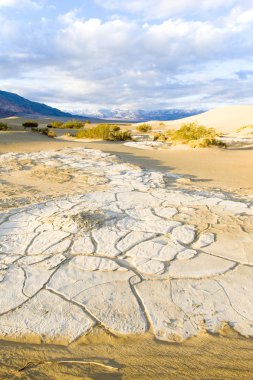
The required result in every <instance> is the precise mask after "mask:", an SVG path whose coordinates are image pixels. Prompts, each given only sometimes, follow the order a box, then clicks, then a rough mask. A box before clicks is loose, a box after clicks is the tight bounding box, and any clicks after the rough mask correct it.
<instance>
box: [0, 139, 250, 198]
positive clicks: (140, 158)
mask: <svg viewBox="0 0 253 380" xmlns="http://www.w3.org/2000/svg"><path fill="white" fill-rule="evenodd" d="M78 146H83V147H85V148H92V149H99V150H102V151H105V152H109V153H113V154H117V155H118V156H119V157H120V158H122V159H123V160H125V161H127V162H130V163H133V164H137V165H139V166H141V167H144V168H147V169H151V170H158V171H162V172H171V173H176V174H180V175H185V176H188V177H189V176H190V177H191V178H192V181H191V182H190V183H189V184H188V186H191V187H192V186H194V187H201V188H207V189H213V188H219V189H222V190H225V191H229V192H233V193H237V194H241V195H245V194H246V195H250V194H252V189H253V147H234V148H229V149H220V148H208V149H187V150H173V149H168V150H145V151H144V150H141V149H137V148H133V147H128V146H125V145H123V144H122V143H110V142H105V141H101V142H85V141H73V142H72V141H62V140H59V139H50V138H48V137H46V136H41V135H39V134H36V133H32V132H1V133H0V153H6V152H33V151H38V150H55V149H61V148H66V147H78ZM172 185H175V186H176V185H178V184H176V183H175V182H174V183H172ZM184 186H185V185H184Z"/></svg>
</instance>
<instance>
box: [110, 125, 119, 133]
mask: <svg viewBox="0 0 253 380" xmlns="http://www.w3.org/2000/svg"><path fill="white" fill-rule="evenodd" d="M111 131H112V132H118V131H120V127H119V126H118V125H111Z"/></svg>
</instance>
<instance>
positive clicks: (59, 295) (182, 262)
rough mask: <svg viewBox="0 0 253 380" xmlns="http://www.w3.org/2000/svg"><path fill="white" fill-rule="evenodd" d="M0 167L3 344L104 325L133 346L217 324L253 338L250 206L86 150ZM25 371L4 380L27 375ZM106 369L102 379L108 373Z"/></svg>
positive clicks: (65, 337)
mask: <svg viewBox="0 0 253 380" xmlns="http://www.w3.org/2000/svg"><path fill="white" fill-rule="evenodd" d="M0 161H1V176H2V179H3V180H2V186H3V190H4V196H3V199H2V201H1V209H2V213H1V216H0V276H1V277H0V305H1V307H0V335H1V336H2V338H4V339H7V340H11V339H13V340H15V341H17V340H19V341H21V342H22V341H25V340H27V339H28V337H29V339H30V341H31V342H34V341H37V342H42V343H54V344H65V345H67V347H72V346H73V345H75V342H79V340H80V339H84V338H83V337H85V336H86V335H87V336H88V337H89V336H91V335H92V334H93V335H94V331H96V329H97V328H98V327H102V328H103V329H104V331H106V332H107V333H106V334H107V335H108V336H109V337H110V339H114V340H115V342H116V341H117V339H119V342H121V341H122V340H123V341H124V339H128V338H126V337H128V336H132V341H131V342H135V345H136V347H138V344H140V342H141V340H142V339H145V336H146V335H147V334H148V336H149V339H147V340H146V341H145V342H147V341H149V344H147V345H146V346H149V345H150V346H152V344H154V340H153V338H154V337H155V338H156V339H158V341H159V342H163V341H165V342H173V345H174V346H173V347H177V348H178V347H179V346H178V344H179V343H175V342H182V341H185V340H186V339H187V338H191V339H190V340H189V341H186V342H184V343H183V345H182V346H180V347H187V346H185V345H187V344H189V343H187V342H192V339H196V342H198V341H197V339H200V338H193V337H194V336H199V337H200V336H203V334H207V333H218V332H220V331H224V329H226V326H231V327H232V328H233V330H234V331H236V332H237V333H239V334H240V335H243V336H246V337H252V336H253V282H252V276H253V206H252V204H251V202H250V199H244V200H243V201H237V200H233V199H230V198H228V196H227V195H225V194H223V193H221V192H220V193H217V192H206V191H205V192H204V191H191V190H190V189H172V188H171V187H170V174H162V173H158V172H152V171H148V170H143V169H140V168H139V167H136V166H133V165H130V164H126V163H122V162H120V161H119V160H117V158H116V157H115V156H112V155H110V154H106V153H102V152H100V151H95V150H88V149H84V148H74V149H72V148H71V149H63V150H59V151H50V152H37V153H7V154H3V155H1V156H0ZM36 184H37V185H36ZM111 334H112V335H111ZM98 335H99V334H98ZM115 336H116V337H118V338H116V337H115ZM136 336H139V338H138V339H139V340H138V342H137V341H136ZM204 336H205V337H206V336H207V337H208V339H214V337H209V336H208V335H204ZM150 337H152V339H151V338H150ZM86 339H88V338H86ZM101 339H102V338H101ZM129 339H130V338H129ZM205 339H207V338H205ZM217 339H218V338H217ZM219 339H221V338H219ZM224 339H225V338H224ZM226 339H228V338H226ZM105 341H106V340H105ZM129 341H130V340H129ZM143 342H144V341H143ZM151 342H153V343H151ZM199 342H200V341H199ZM220 342H221V341H220ZM223 342H224V341H223ZM235 342H236V344H241V343H242V342H247V343H245V344H247V345H249V347H250V348H249V350H248V351H245V352H247V354H248V353H249V352H250V354H251V355H252V350H251V348H252V345H251V344H252V343H251V340H250V339H249V340H244V339H243V340H241V338H236V339H235ZM8 344H9V346H8ZM101 344H102V343H101ZM143 344H144V343H143ZM156 344H157V347H163V344H164V343H156ZM210 344H211V343H210ZM213 344H214V345H213V347H215V344H216V343H214V342H213ZM217 344H218V343H217ZM219 344H220V343H219ZM219 344H218V346H219ZM6 345H7V347H9V348H8V351H9V352H10V353H11V352H13V350H14V351H15V350H16V348H17V346H16V343H15V345H13V346H12V345H11V343H3V347H5V346H6ZM104 345H106V347H107V349H109V347H111V349H112V347H114V346H113V344H111V343H110V342H109V343H108V342H107V341H106V343H105V342H104V343H103V344H102V346H103V347H104ZM144 346H145V344H144ZM165 346H166V347H171V346H170V345H169V344H166V345H165ZM197 346H198V344H197V345H196V346H195V348H196V347H197ZM15 347H16V348H15ZM39 347H41V350H43V349H44V346H43V345H42V346H39ZM48 347H51V348H50V349H48V353H50V350H53V351H51V353H52V352H54V348H53V346H48ZM81 347H83V346H82V345H81V346H79V349H80V350H81V349H82V348H81ZM115 347H116V345H115ZM133 347H134V345H133V346H132V348H131V349H133ZM152 347H153V346H152ZM237 347H238V346H237ZM86 348H87V347H86ZM100 348H101V345H100ZM20 349H21V352H22V350H24V352H25V350H26V348H25V347H24V346H22V347H20ZM27 349H28V348H27ZM32 350H33V349H31V351H29V349H28V351H29V352H30V355H31V352H32ZM38 350H40V349H39V348H38ZM62 350H64V348H62ZM167 350H168V355H169V352H172V350H170V349H169V348H167ZM35 351H36V350H35ZM123 351H124V350H123ZM123 351H121V352H122V354H123V355H126V353H123ZM80 352H81V351H80ZM152 352H153V355H154V353H155V349H154V350H153V351H152ZM157 352H159V350H158V351H157ZM162 352H163V354H161V355H165V351H162ZM242 352H243V351H241V355H242ZM50 355H51V354H50ZM50 355H49V356H50ZM94 355H95V356H96V357H98V356H99V353H98V351H96V350H95V354H94ZM94 355H92V356H93V358H94ZM115 355H116V354H115ZM35 356H36V355H35ZM102 356H103V355H102ZM27 357H29V354H28V353H27ZM38 357H39V356H37V359H36V360H39V359H38ZM72 357H73V356H72ZM106 357H108V356H106ZM43 360H44V359H43ZM43 360H42V362H43ZM82 360H83V359H82ZM44 361H45V360H44ZM117 362H119V363H120V360H119V361H117ZM133 363H134V362H133ZM65 364H66V365H67V364H68V366H69V365H71V363H65ZM100 364H101V366H102V367H103V365H105V366H108V368H109V367H113V365H111V364H108V363H107V362H106V363H105V362H103V361H102V362H101V363H100ZM45 365H46V367H48V366H49V367H50V366H51V367H52V363H51V362H50V363H45ZM57 365H59V363H58V364H57ZM62 365H64V363H62ZM89 365H91V366H92V364H89ZM94 365H95V367H96V366H97V364H93V366H94ZM122 365H123V364H122ZM133 365H134V364H133ZM75 366H81V367H80V368H83V366H84V364H83V363H79V364H76V365H75ZM28 367H29V366H28ZM28 367H27V368H28ZM102 367H101V368H102ZM116 367H117V365H116ZM27 368H26V369H25V370H24V371H21V372H19V375H20V377H13V378H24V379H25V378H29V375H27V376H28V377H25V376H26V375H24V374H25V371H27ZM29 368H30V367H29ZM31 368H32V366H31ZM31 368H30V369H29V371H30V370H31ZM36 368H37V367H36ZM108 368H107V369H106V368H105V369H104V370H103V371H102V372H103V373H102V374H101V373H100V375H99V376H104V375H105V371H107V370H109V371H112V373H114V368H109V369H108ZM117 368H118V367H117ZM164 368H165V367H164ZM242 369H243V366H242ZM82 370H83V369H82ZM247 370H248V369H245V371H246V372H247ZM36 371H37V369H36ZM36 371H35V372H34V373H36ZM117 371H119V373H118V374H116V375H117V376H121V374H122V373H123V372H124V370H122V369H120V368H118V369H117ZM122 371H123V372H122ZM171 371H172V372H173V369H171ZM246 372H245V376H246V375H248V376H250V375H249V373H246ZM231 373H232V372H231ZM0 374H1V372H0ZM103 374H104V375H103ZM116 375H115V376H116ZM15 376H17V375H15ZM22 376H23V377H22ZM38 376H39V374H37V377H36V379H37V378H38V379H39V378H43V377H38ZM41 376H43V374H42V375H41ZM50 376H51V377H48V378H52V379H54V378H57V377H53V376H56V375H53V374H52V375H50ZM67 376H68V377H66V378H68V379H69V378H71V377H69V376H70V375H67ZM87 376H88V375H87ZM106 376H107V375H106ZM110 376H111V377H109V378H113V377H112V375H110ZM113 376H114V375H113ZM182 376H183V375H182ZM201 376H202V375H201ZM231 376H234V375H233V374H232V375H231ZM242 376H244V374H243V373H242ZM6 378H8V377H6ZM31 378H32V377H31ZM44 378H45V377H44ZM61 378H64V377H61ZM87 378H89V377H87ZM90 378H96V377H90ZM97 378H99V377H97ZM101 378H103V377H101ZM107 378H108V377H107ZM115 378H117V377H115ZM118 378H121V377H118ZM129 378H130V377H129ZM146 378H147V377H146ZM150 378H151V377H150ZM160 378H162V377H160ZM166 378H169V377H168V374H167V377H166ZM181 378H184V377H181ZM188 378H190V377H188ZM193 378H194V377H193ZM200 378H201V377H200ZM203 378H204V377H203ZM226 378H234V377H226ZM241 378H243V377H241ZM246 378H247V379H248V378H250V377H245V379H246Z"/></svg>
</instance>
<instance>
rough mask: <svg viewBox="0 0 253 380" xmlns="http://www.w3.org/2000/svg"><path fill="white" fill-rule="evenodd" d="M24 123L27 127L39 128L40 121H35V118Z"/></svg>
mask: <svg viewBox="0 0 253 380" xmlns="http://www.w3.org/2000/svg"><path fill="white" fill-rule="evenodd" d="M22 125H23V127H25V128H37V127H38V125H39V123H38V122H37V121H34V120H27V121H25V122H24V123H23V124H22Z"/></svg>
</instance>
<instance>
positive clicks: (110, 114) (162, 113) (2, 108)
mask: <svg viewBox="0 0 253 380" xmlns="http://www.w3.org/2000/svg"><path fill="white" fill-rule="evenodd" d="M201 112H203V111H202V110H182V109H161V110H152V111H150V110H141V109H139V110H138V109H137V110H130V109H120V108H113V109H106V108H103V109H99V110H98V111H96V112H89V111H87V110H84V109H75V110H74V109H73V110H69V111H68V112H64V111H61V110H59V109H57V108H53V107H50V106H48V105H46V104H43V103H38V102H33V101H31V100H28V99H25V98H23V97H22V96H19V95H17V94H14V93H12V92H7V91H1V90H0V118H5V117H10V116H18V117H26V118H31V117H32V118H40V117H50V118H73V117H75V118H80V119H84V120H85V119H86V120H87V119H89V120H91V121H101V119H103V120H107V121H109V120H110V121H112V120H118V121H120V120H121V121H143V122H144V121H149V120H158V121H165V120H166V121H168V120H178V119H182V118H185V117H189V116H193V115H196V114H199V113H201Z"/></svg>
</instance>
